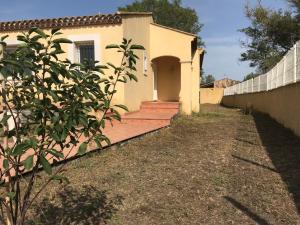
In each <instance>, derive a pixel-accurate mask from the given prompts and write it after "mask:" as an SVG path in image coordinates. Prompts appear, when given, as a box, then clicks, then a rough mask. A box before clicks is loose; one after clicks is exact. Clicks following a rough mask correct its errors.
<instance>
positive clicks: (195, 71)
mask: <svg viewBox="0 0 300 225" xmlns="http://www.w3.org/2000/svg"><path fill="white" fill-rule="evenodd" d="M195 38H196V37H195V36H194V35H191V34H187V33H185V32H181V31H177V30H174V29H169V28H166V27H163V26H160V25H157V24H151V25H150V57H151V60H155V59H156V58H159V57H162V56H173V57H177V58H178V59H179V60H180V71H181V72H180V77H181V81H180V85H181V88H180V94H179V101H180V102H181V110H182V112H183V113H186V114H191V113H192V111H199V77H200V50H196V52H195V54H194V55H192V41H193V40H195Z"/></svg>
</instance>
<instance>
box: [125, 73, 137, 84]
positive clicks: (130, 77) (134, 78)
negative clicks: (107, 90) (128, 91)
mask: <svg viewBox="0 0 300 225" xmlns="http://www.w3.org/2000/svg"><path fill="white" fill-rule="evenodd" d="M127 75H128V77H129V79H130V80H134V81H135V82H137V81H138V79H137V77H136V76H135V75H134V74H132V73H129V74H127Z"/></svg>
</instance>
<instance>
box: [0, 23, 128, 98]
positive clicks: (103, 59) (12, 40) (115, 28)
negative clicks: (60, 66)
mask: <svg viewBox="0 0 300 225" xmlns="http://www.w3.org/2000/svg"><path fill="white" fill-rule="evenodd" d="M45 31H46V32H50V30H45ZM61 32H62V33H63V35H62V36H63V37H65V38H70V37H83V38H85V37H88V36H93V37H96V41H98V42H99V45H100V48H99V52H97V53H95V54H98V55H99V57H100V58H99V61H100V64H105V63H107V62H111V63H113V64H115V65H119V64H120V62H121V55H120V54H119V53H117V52H116V50H112V49H105V47H106V46H107V45H109V44H120V43H121V41H122V38H123V29H122V25H110V26H106V25H102V26H88V27H76V28H63V29H61ZM5 34H8V35H9V37H8V38H7V39H6V42H7V43H8V44H11V45H12V44H17V43H18V42H17V35H19V34H20V32H5V33H0V36H2V35H5ZM62 48H63V50H64V51H65V52H66V53H65V54H61V55H60V59H65V58H70V57H69V55H68V52H69V48H70V45H69V44H64V45H62ZM109 73H111V71H110V72H107V75H108V74H109ZM113 103H119V104H124V103H125V100H124V84H123V83H120V84H119V86H118V87H117V93H116V95H115V97H114V100H113Z"/></svg>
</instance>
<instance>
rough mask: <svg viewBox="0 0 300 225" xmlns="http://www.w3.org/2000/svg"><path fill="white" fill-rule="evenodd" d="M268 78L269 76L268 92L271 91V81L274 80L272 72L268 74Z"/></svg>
mask: <svg viewBox="0 0 300 225" xmlns="http://www.w3.org/2000/svg"><path fill="white" fill-rule="evenodd" d="M266 76H267V89H266V90H267V91H268V90H271V79H272V72H271V71H269V72H268V73H267V74H266Z"/></svg>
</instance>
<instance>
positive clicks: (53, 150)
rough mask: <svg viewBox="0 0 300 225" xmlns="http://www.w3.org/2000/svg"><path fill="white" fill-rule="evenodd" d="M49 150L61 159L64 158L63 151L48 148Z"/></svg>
mask: <svg viewBox="0 0 300 225" xmlns="http://www.w3.org/2000/svg"><path fill="white" fill-rule="evenodd" d="M47 152H48V153H49V154H51V155H53V156H55V157H56V158H61V159H63V158H64V154H63V153H62V152H58V151H56V150H55V149H50V150H47Z"/></svg>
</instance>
